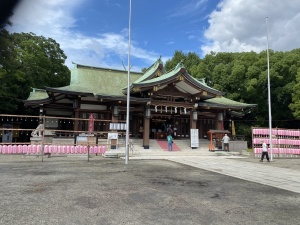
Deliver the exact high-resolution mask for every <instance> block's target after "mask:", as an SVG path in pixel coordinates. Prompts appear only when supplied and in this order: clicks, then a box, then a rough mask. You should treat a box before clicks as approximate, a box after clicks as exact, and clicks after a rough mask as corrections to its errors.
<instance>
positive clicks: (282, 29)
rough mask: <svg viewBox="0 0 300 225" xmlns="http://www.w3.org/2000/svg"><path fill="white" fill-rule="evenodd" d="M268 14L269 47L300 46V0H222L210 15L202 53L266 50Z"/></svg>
mask: <svg viewBox="0 0 300 225" xmlns="http://www.w3.org/2000/svg"><path fill="white" fill-rule="evenodd" d="M266 17H268V34H269V47H270V49H273V50H276V51H289V50H292V49H295V48H299V46H300V39H299V38H298V37H299V35H300V30H299V29H298V27H299V23H300V22H299V21H300V1H299V0H289V1H282V0H223V1H221V3H220V4H219V5H218V9H216V10H215V11H213V12H212V13H211V14H210V17H209V27H208V28H207V29H206V30H205V32H204V36H205V37H206V39H207V43H206V44H205V45H203V46H201V49H202V51H203V55H205V54H208V53H209V52H210V51H215V52H241V51H256V52H259V51H262V50H265V49H266V46H267V37H266V34H267V32H266Z"/></svg>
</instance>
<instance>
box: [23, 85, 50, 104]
mask: <svg viewBox="0 0 300 225" xmlns="http://www.w3.org/2000/svg"><path fill="white" fill-rule="evenodd" d="M48 97H49V96H48V94H47V92H46V90H44V89H37V88H32V92H30V95H29V97H28V98H27V100H28V101H34V100H41V99H47V98H48Z"/></svg>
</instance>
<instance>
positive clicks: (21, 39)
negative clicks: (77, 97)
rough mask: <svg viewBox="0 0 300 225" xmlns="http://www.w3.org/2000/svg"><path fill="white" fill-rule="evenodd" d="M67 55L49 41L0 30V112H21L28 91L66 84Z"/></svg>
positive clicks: (54, 42)
mask: <svg viewBox="0 0 300 225" xmlns="http://www.w3.org/2000/svg"><path fill="white" fill-rule="evenodd" d="M65 59H66V55H65V54H64V52H63V51H62V50H61V49H60V46H59V44H58V43H57V42H56V41H55V40H54V39H52V38H45V37H43V36H37V35H35V34H33V33H13V34H10V33H9V32H8V31H7V30H6V29H5V28H1V29H0V82H1V89H0V112H1V113H19V112H23V113H24V110H26V109H24V106H23V103H22V101H21V100H23V99H26V98H27V97H28V95H29V93H30V91H31V88H32V87H34V88H41V89H43V88H45V87H47V86H49V87H60V86H65V85H67V84H68V82H69V79H70V71H69V69H68V67H67V66H66V65H64V62H65Z"/></svg>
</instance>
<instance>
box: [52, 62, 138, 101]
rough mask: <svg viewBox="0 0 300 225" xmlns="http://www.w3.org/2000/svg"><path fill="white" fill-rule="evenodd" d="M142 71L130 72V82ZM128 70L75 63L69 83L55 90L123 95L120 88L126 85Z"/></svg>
mask: <svg viewBox="0 0 300 225" xmlns="http://www.w3.org/2000/svg"><path fill="white" fill-rule="evenodd" d="M141 75H142V73H138V72H130V83H132V82H134V81H135V80H137V79H138V78H140V77H141ZM127 78H128V72H127V71H125V70H124V71H123V70H115V69H108V68H97V67H88V66H82V65H77V67H76V68H75V69H72V70H71V82H70V85H68V86H65V87H60V88H55V89H57V90H63V91H70V92H83V93H93V94H94V95H97V94H98V95H111V96H124V94H123V93H122V88H124V87H125V86H126V85H127Z"/></svg>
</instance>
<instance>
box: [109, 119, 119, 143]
mask: <svg viewBox="0 0 300 225" xmlns="http://www.w3.org/2000/svg"><path fill="white" fill-rule="evenodd" d="M111 122H112V123H117V122H118V115H116V116H115V115H114V113H112V114H111ZM113 132H117V131H116V130H113ZM117 142H118V140H117V139H111V142H110V144H111V146H110V148H111V149H117Z"/></svg>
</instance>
